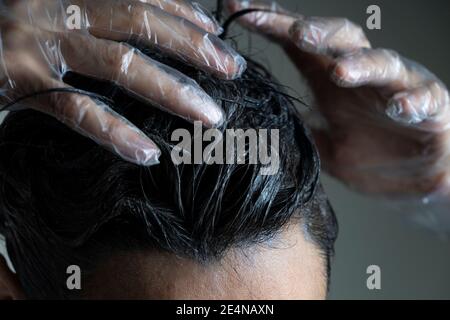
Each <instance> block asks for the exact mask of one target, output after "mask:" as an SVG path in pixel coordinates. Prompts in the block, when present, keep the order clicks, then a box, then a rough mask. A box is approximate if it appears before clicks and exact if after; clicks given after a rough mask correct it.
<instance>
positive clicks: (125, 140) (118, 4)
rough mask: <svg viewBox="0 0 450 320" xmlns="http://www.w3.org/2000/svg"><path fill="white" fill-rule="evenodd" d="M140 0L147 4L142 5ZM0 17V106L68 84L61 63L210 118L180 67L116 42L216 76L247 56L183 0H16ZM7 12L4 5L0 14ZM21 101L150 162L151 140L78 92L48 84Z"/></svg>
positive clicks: (240, 65)
mask: <svg viewBox="0 0 450 320" xmlns="http://www.w3.org/2000/svg"><path fill="white" fill-rule="evenodd" d="M143 2H146V3H143ZM70 5H77V6H78V7H79V8H80V9H81V16H82V20H81V26H80V27H81V29H79V30H69V29H68V27H67V23H66V18H67V14H66V10H67V8H68V7H69V6H70ZM3 6H6V8H3V10H2V12H3V15H0V32H1V38H0V45H1V47H0V49H1V58H2V59H1V64H0V81H1V90H2V91H1V93H0V96H1V98H0V104H1V105H6V104H8V103H10V102H11V101H14V100H16V99H18V98H20V97H23V96H26V95H30V94H33V93H35V92H39V91H45V90H47V89H53V88H68V87H69V86H68V85H67V84H65V83H64V82H63V80H62V79H63V76H64V74H65V73H66V72H67V71H74V72H76V73H79V74H82V75H87V76H91V77H95V78H98V79H102V80H107V81H113V82H115V83H116V84H117V85H119V86H121V87H123V88H124V89H125V90H127V91H128V92H130V93H133V94H134V95H137V96H138V97H140V98H141V99H142V100H144V101H147V102H148V103H149V104H150V103H151V104H153V105H156V106H159V107H160V108H162V109H164V110H167V111H170V112H172V113H175V114H177V115H179V116H181V117H184V118H186V119H188V120H200V121H202V122H203V123H204V124H205V125H207V126H215V125H218V124H220V123H221V121H222V120H223V119H222V117H223V111H222V110H221V108H220V107H219V106H217V105H216V104H215V102H214V101H213V100H212V99H211V98H210V97H209V96H208V95H207V94H206V93H205V92H204V91H203V90H202V89H201V88H200V86H198V85H197V83H196V82H195V81H193V80H192V79H189V78H187V77H186V76H185V75H183V74H182V73H180V72H178V71H176V70H174V69H172V68H170V67H168V66H165V65H162V64H161V63H158V62H157V61H154V60H152V59H150V58H149V57H147V56H145V55H143V54H141V53H140V52H139V51H138V50H137V49H135V48H133V47H131V46H129V45H126V44H123V43H121V42H122V41H123V42H125V41H127V40H129V39H134V40H137V41H139V42H140V43H143V44H145V45H147V46H149V47H152V48H154V47H156V48H157V49H159V50H160V51H162V52H163V53H165V54H167V55H170V56H172V57H174V58H176V59H179V60H182V61H183V62H185V63H189V64H191V65H194V66H196V67H198V68H200V69H203V70H205V71H207V72H210V73H212V74H214V75H216V76H217V77H221V78H223V79H234V78H236V77H238V76H240V74H241V73H242V72H243V71H244V69H245V66H246V63H245V60H244V59H243V58H242V57H241V56H239V55H238V54H237V53H236V52H235V51H234V50H233V49H231V48H230V47H229V46H227V45H226V44H225V43H224V42H222V41H221V40H220V39H219V38H218V37H217V36H216V35H214V34H213V33H217V32H220V27H219V26H218V25H217V23H216V22H215V21H214V20H213V19H212V18H211V17H210V16H208V15H207V13H206V12H205V11H203V10H202V9H201V8H200V7H199V6H198V5H195V4H192V3H190V2H188V1H183V0H165V1H163V0H146V1H141V2H139V1H137V0H96V1H90V0H89V1H87V0H57V1H55V0H15V1H6V4H3ZM5 12H6V13H5ZM21 104H22V105H24V106H26V107H29V108H33V109H36V110H39V111H42V112H45V113H48V114H50V115H52V116H54V117H56V118H57V119H58V120H60V121H62V122H64V123H65V124H66V125H68V126H69V127H71V128H73V129H74V130H76V131H77V132H79V133H81V134H83V135H85V136H88V137H90V138H92V139H93V140H95V141H96V142H98V143H99V144H101V145H103V146H105V147H107V148H109V149H110V150H113V151H114V152H116V153H117V154H118V155H119V156H121V157H123V158H124V159H126V160H128V161H131V162H134V163H137V164H140V165H152V164H155V163H158V157H159V153H160V151H159V149H158V147H157V146H156V145H155V144H154V143H153V142H152V141H151V140H150V139H149V138H148V137H147V136H145V135H144V134H143V133H142V132H141V131H140V130H138V129H137V128H136V127H135V126H133V125H132V124H131V123H129V122H128V121H127V120H126V119H124V118H122V117H121V116H119V115H118V114H116V113H114V112H113V111H112V110H111V109H110V108H109V107H108V106H106V105H105V104H103V103H101V102H99V101H97V100H94V99H92V98H90V97H88V96H86V95H81V94H76V93H67V92H53V93H51V94H46V95H40V96H38V97H33V98H30V99H26V100H25V101H22V102H21Z"/></svg>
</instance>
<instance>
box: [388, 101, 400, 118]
mask: <svg viewBox="0 0 450 320" xmlns="http://www.w3.org/2000/svg"><path fill="white" fill-rule="evenodd" d="M402 113H403V108H402V106H401V103H400V102H399V101H395V100H393V101H390V102H389V104H388V107H387V109H386V114H387V116H388V117H389V118H391V119H392V120H395V121H399V120H400V119H401V118H402V117H401V114H402Z"/></svg>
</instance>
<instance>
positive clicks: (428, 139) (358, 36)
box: [227, 0, 450, 196]
mask: <svg viewBox="0 0 450 320" xmlns="http://www.w3.org/2000/svg"><path fill="white" fill-rule="evenodd" d="M227 8H228V10H229V11H230V12H231V13H234V12H237V11H240V10H243V9H247V8H265V9H267V8H268V7H267V5H263V4H257V3H255V2H254V1H242V2H241V1H238V0H229V1H227ZM269 9H271V10H274V11H276V12H274V13H271V12H262V11H261V12H254V13H249V14H247V15H245V16H243V17H241V18H240V19H239V21H240V23H241V24H243V25H244V26H245V27H247V28H249V29H250V30H253V31H256V32H259V33H260V34H262V35H265V36H266V37H268V38H269V39H271V40H273V41H276V42H278V43H279V44H280V45H282V46H283V48H284V49H285V51H286V53H287V54H288V55H289V57H290V58H291V59H292V61H293V62H294V63H295V65H296V66H297V67H298V69H299V70H300V71H301V73H302V74H303V75H304V76H305V77H306V78H307V80H308V82H309V85H310V87H311V89H312V91H313V93H314V96H315V99H316V106H315V109H317V111H318V112H319V113H320V115H321V116H322V118H323V120H325V126H320V127H313V128H312V129H313V134H314V137H315V140H316V143H317V146H318V148H319V151H320V155H321V159H322V163H323V166H324V168H325V170H327V171H328V172H329V173H330V174H331V175H333V176H335V177H337V178H338V179H340V180H341V181H343V182H345V183H346V184H348V185H350V186H352V187H354V188H356V189H358V190H360V191H365V192H371V193H380V194H385V195H391V196H392V195H424V194H429V193H434V192H445V193H446V194H448V191H449V190H450V152H449V151H450V110H449V109H450V108H449V107H450V103H449V101H450V99H449V93H448V90H447V88H446V87H445V85H444V84H443V83H442V82H441V81H440V80H439V79H437V78H436V76H434V75H433V74H432V73H431V72H429V71H428V70H426V69H425V68H424V67H422V66H420V65H419V64H417V63H414V62H412V61H409V60H407V59H404V58H402V57H400V55H399V54H397V53H396V52H394V51H392V50H386V49H372V48H371V45H370V43H369V41H368V39H367V37H366V35H365V34H364V32H363V31H362V28H361V27H359V26H357V25H355V24H354V23H352V22H350V21H349V20H347V19H344V18H320V17H314V18H313V17H302V16H300V15H297V14H293V13H289V12H287V11H285V10H283V9H282V8H280V7H278V6H277V5H273V6H271V7H270V8H269Z"/></svg>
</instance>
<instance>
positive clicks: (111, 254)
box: [0, 57, 337, 299]
mask: <svg viewBox="0 0 450 320" xmlns="http://www.w3.org/2000/svg"><path fill="white" fill-rule="evenodd" d="M158 59H159V60H161V57H158ZM162 60H163V61H164V63H166V64H169V65H172V66H173V67H175V68H177V69H178V70H180V71H182V72H183V73H185V74H187V75H188V76H190V77H191V78H193V79H195V80H196V81H197V82H198V83H199V84H200V86H201V87H203V89H204V90H205V91H206V92H207V93H208V94H210V95H211V96H212V97H213V98H214V99H216V101H217V103H218V104H219V105H221V106H222V107H223V109H224V110H225V113H226V121H225V123H224V124H223V125H222V126H221V127H220V128H219V130H221V131H222V132H225V130H226V129H243V130H247V129H255V130H261V129H267V130H269V132H271V131H270V130H274V129H275V130H278V132H279V133H278V135H279V143H278V146H277V148H276V149H275V148H272V147H271V146H269V150H270V149H272V150H271V151H269V152H272V153H273V152H275V153H277V155H278V156H277V158H278V161H279V164H278V168H277V171H276V172H275V173H273V174H270V175H263V174H261V169H262V168H263V167H264V165H263V164H261V163H256V164H254V163H253V164H250V163H249V162H250V161H244V162H245V163H230V164H208V163H206V162H205V161H202V163H197V164H187V163H184V164H175V163H174V161H173V157H172V153H173V150H174V147H175V146H176V145H177V144H178V141H173V137H172V133H173V132H174V131H175V130H176V129H185V130H187V132H190V133H192V135H193V137H192V145H194V144H195V143H196V142H198V140H196V141H194V140H195V139H196V137H195V136H194V130H195V129H194V125H193V124H191V123H189V122H187V121H185V120H183V119H179V118H177V117H176V116H173V115H170V114H167V113H164V112H161V111H159V110H158V109H157V108H152V107H149V106H148V105H145V104H143V103H141V102H140V101H139V100H137V99H135V98H134V97H131V96H128V95H126V94H125V93H123V92H122V91H121V90H118V89H116V88H114V87H113V86H112V85H111V84H109V83H99V82H98V81H95V80H92V79H86V78H81V77H79V76H76V75H69V77H68V78H67V81H68V82H69V83H72V84H73V85H76V86H77V87H82V88H83V87H84V88H86V89H89V90H91V91H92V90H93V89H95V90H96V91H97V92H98V93H100V94H103V95H107V96H109V97H111V98H112V99H113V100H114V102H115V107H114V108H115V110H116V111H117V112H119V113H120V114H122V115H123V116H125V117H126V118H127V119H129V120H130V121H131V122H133V123H134V124H135V125H137V126H138V127H139V128H140V129H141V130H142V131H143V132H144V133H145V134H147V135H148V136H149V137H150V138H152V139H153V140H154V141H155V142H157V143H158V145H159V147H160V148H161V150H162V156H161V159H160V164H159V165H157V166H153V167H140V166H137V165H134V164H131V163H127V162H125V161H124V160H122V159H120V158H118V157H117V156H115V155H114V154H112V153H111V152H109V151H107V150H104V149H102V148H101V147H99V146H98V145H96V144H95V143H94V142H92V141H90V140H89V139H87V138H84V137H82V136H80V135H78V134H76V133H74V132H72V131H71V130H70V129H68V128H66V127H65V126H64V125H63V124H61V123H59V122H58V121H56V120H55V119H53V118H51V117H49V116H47V115H44V114H41V113H38V112H35V111H31V110H24V111H17V112H14V113H11V114H9V115H8V117H7V119H6V120H5V121H4V123H3V124H2V125H1V128H0V141H1V143H0V234H2V235H3V236H4V238H5V242H6V246H7V251H8V254H9V257H10V259H11V262H12V265H13V267H14V269H15V273H13V272H12V271H10V270H9V269H8V268H7V267H6V265H5V263H4V262H0V296H3V297H4V298H5V297H6V298H15V297H19V298H24V297H25V298H37V299H45V298H56V299H60V298H61V299H64V298H86V299H89V298H109V299H114V298H142V299H147V298H150V299H160V298H162V299H196V298H199V299H241V298H242V299H297V298H306V299H321V298H325V296H326V293H327V285H328V277H329V263H330V257H331V256H332V254H333V244H334V241H335V238H336V234H337V225H336V220H335V216H334V213H333V211H332V209H331V207H330V206H329V203H328V201H327V198H326V196H325V195H324V193H323V191H322V189H321V187H320V185H319V182H318V178H319V170H320V165H319V160H318V156H317V152H316V149H315V146H314V144H313V142H312V140H311V138H310V137H309V135H308V133H307V131H306V130H305V128H304V127H303V124H302V121H301V118H300V117H299V116H298V114H297V113H296V112H295V107H294V103H293V99H292V98H291V97H289V96H288V95H286V94H285V93H283V90H282V88H281V87H280V86H279V85H277V83H276V81H275V80H274V79H273V78H272V77H271V76H270V75H269V74H268V73H267V72H266V71H265V70H264V69H263V68H262V67H260V66H259V65H257V64H256V63H254V62H252V61H249V66H248V70H247V71H246V72H245V74H244V75H243V77H242V78H240V79H238V80H234V81H223V80H218V79H215V78H213V77H211V76H209V75H207V74H205V73H203V72H201V71H198V70H196V69H194V68H191V67H189V66H186V65H183V64H180V63H178V62H174V61H171V60H169V59H166V58H162ZM184 132H186V131H184ZM227 139H231V137H230V136H227V135H225V134H224V135H223V140H224V141H223V142H224V145H225V144H226V142H227ZM269 140H270V139H269ZM207 146H208V143H203V144H202V146H201V147H200V148H201V150H202V151H205V152H206V153H207V154H209V153H208V152H211V150H209V151H207V149H206V148H207ZM250 149H251V143H250V142H249V141H247V142H246V143H245V151H246V152H245V159H246V160H249V157H250ZM233 152H236V153H237V152H238V150H237V148H236V149H235V150H233ZM235 162H236V161H235ZM73 266H75V269H74V267H73ZM73 276H80V278H79V279H80V280H81V282H80V283H78V284H79V285H80V287H81V289H79V287H78V284H77V283H76V280H74V278H73ZM71 281H75V288H73V287H71V286H70V282H71ZM68 284H69V287H71V288H72V290H70V289H69V288H68Z"/></svg>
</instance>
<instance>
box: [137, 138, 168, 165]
mask: <svg viewBox="0 0 450 320" xmlns="http://www.w3.org/2000/svg"><path fill="white" fill-rule="evenodd" d="M134 147H135V148H136V149H135V150H136V151H135V152H134V157H135V159H131V160H132V161H133V162H134V163H136V164H138V165H142V166H153V165H156V164H159V157H160V156H161V151H160V150H159V149H158V147H157V146H156V145H155V144H154V143H153V142H152V141H151V140H150V139H149V138H147V136H145V135H144V136H142V135H139V138H138V139H137V140H136V142H135V145H134Z"/></svg>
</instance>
